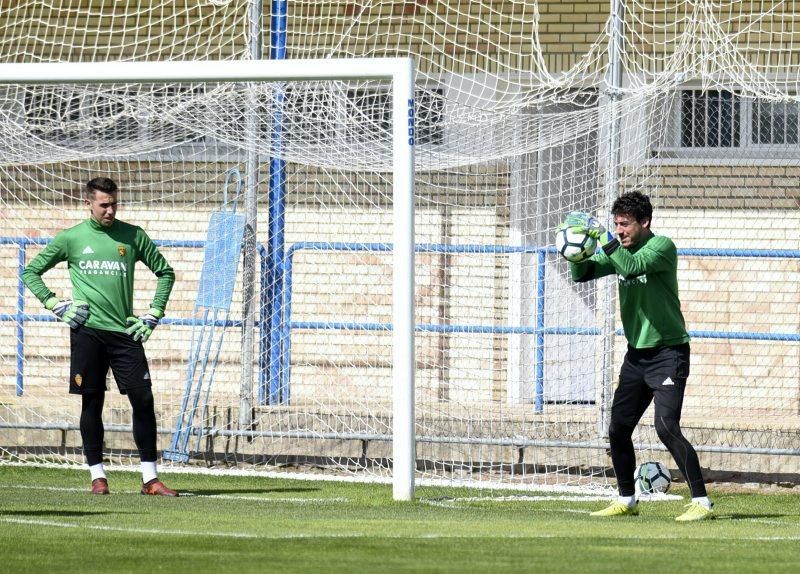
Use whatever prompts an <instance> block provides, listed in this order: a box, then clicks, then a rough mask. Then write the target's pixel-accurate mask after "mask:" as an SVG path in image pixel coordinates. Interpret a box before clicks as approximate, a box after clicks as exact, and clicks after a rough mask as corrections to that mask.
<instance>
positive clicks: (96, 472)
mask: <svg viewBox="0 0 800 574" xmlns="http://www.w3.org/2000/svg"><path fill="white" fill-rule="evenodd" d="M89 474H91V475H92V480H95V479H96V478H105V477H106V471H105V470H103V463H102V462H101V463H100V464H93V465H92V466H90V467H89Z"/></svg>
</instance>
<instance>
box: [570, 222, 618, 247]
mask: <svg viewBox="0 0 800 574" xmlns="http://www.w3.org/2000/svg"><path fill="white" fill-rule="evenodd" d="M575 231H577V232H578V233H585V234H586V235H588V236H589V237H594V238H595V239H596V240H597V242H598V243H599V244H600V247H605V246H606V245H608V244H609V243H611V242H612V241H613V240H614V235H613V234H612V233H610V232H608V231H607V230H606V228H605V227H603V224H602V223H600V222H599V221H598V220H597V219H596V218H594V217H591V216H589V219H588V220H587V221H586V222H585V223H584V224H582V225H576V226H575Z"/></svg>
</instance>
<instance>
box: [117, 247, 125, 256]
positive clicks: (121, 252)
mask: <svg viewBox="0 0 800 574" xmlns="http://www.w3.org/2000/svg"><path fill="white" fill-rule="evenodd" d="M127 252H128V250H127V249H126V248H125V246H124V245H117V253H119V256H120V257H125V254H126V253H127Z"/></svg>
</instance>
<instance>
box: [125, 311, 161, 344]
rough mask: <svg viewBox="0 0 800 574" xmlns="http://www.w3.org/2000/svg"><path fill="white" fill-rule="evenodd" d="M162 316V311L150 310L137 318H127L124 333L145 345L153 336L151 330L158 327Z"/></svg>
mask: <svg viewBox="0 0 800 574" xmlns="http://www.w3.org/2000/svg"><path fill="white" fill-rule="evenodd" d="M163 316H164V313H163V312H162V311H159V310H158V309H150V310H149V311H148V312H147V313H145V314H144V315H140V316H139V317H128V319H127V323H128V328H127V329H125V332H126V333H127V334H128V335H130V336H131V337H133V340H134V341H138V340H140V339H141V341H142V343H146V342H147V339H149V338H150V335H152V334H153V329H155V328H156V325H158V322H159V321H160V320H161V318H162V317H163Z"/></svg>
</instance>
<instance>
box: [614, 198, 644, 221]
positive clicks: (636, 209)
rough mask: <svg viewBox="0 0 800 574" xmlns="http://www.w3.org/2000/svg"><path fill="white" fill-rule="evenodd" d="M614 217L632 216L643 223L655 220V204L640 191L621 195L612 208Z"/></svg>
mask: <svg viewBox="0 0 800 574" xmlns="http://www.w3.org/2000/svg"><path fill="white" fill-rule="evenodd" d="M611 213H612V214H613V215H621V214H624V215H630V216H633V217H634V218H635V219H636V221H637V222H639V223H642V222H643V221H646V220H652V219H653V204H652V203H650V198H649V197H647V196H646V195H645V194H643V193H642V192H640V191H629V192H627V193H623V194H622V195H620V196H619V197H618V198H617V200H616V201H615V202H614V205H613V206H611Z"/></svg>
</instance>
